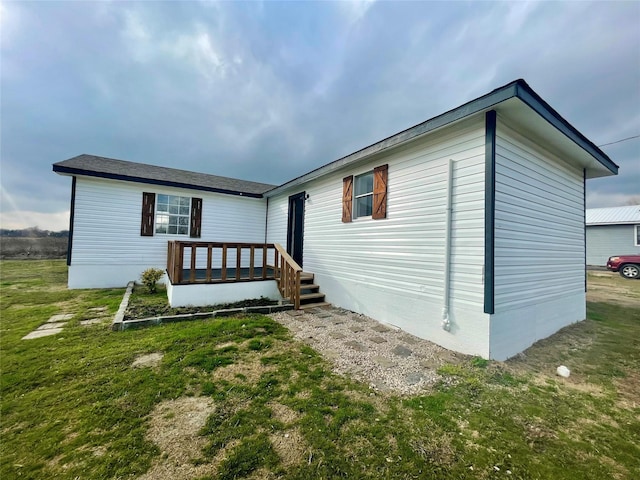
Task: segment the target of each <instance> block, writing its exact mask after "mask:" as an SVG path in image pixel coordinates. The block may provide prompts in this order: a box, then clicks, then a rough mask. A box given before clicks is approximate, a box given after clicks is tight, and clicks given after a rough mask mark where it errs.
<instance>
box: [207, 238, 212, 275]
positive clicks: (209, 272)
mask: <svg viewBox="0 0 640 480" xmlns="http://www.w3.org/2000/svg"><path fill="white" fill-rule="evenodd" d="M212 259H213V245H212V244H210V243H208V244H207V283H209V282H211V263H212Z"/></svg>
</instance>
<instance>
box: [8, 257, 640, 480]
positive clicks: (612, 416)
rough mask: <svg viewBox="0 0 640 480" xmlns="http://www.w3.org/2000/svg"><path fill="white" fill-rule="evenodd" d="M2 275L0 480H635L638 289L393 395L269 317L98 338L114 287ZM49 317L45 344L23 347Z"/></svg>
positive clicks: (628, 286) (34, 266) (25, 272)
mask: <svg viewBox="0 0 640 480" xmlns="http://www.w3.org/2000/svg"><path fill="white" fill-rule="evenodd" d="M0 266H1V268H2V278H1V285H2V291H1V303H0V315H1V319H0V341H1V345H0V346H1V357H0V362H1V363H0V369H1V376H0V378H1V384H0V387H1V394H2V398H1V409H0V435H1V442H0V478H3V479H4V478H6V479H13V478H24V479H44V478H46V479H58V478H59V479H115V478H141V479H164V478H166V479H176V480H179V479H235V478H252V479H262V478H267V479H269V478H273V479H275V478H282V479H305V480H308V479H316V478H317V479H332V478H351V479H355V478H357V479H360V478H363V479H367V478H369V479H385V478H386V479H396V478H397V479H425V478H434V479H460V478H481V479H482V478H511V479H598V480H599V479H603V478H618V479H626V478H629V479H633V478H640V402H639V400H638V398H639V396H638V395H639V394H640V281H624V280H622V279H621V278H616V277H614V276H604V277H590V279H589V281H590V289H591V288H592V285H593V289H594V291H595V292H597V291H600V292H601V293H602V292H607V291H609V290H611V289H618V290H620V291H621V292H622V293H621V294H622V295H624V298H625V299H624V300H623V301H617V300H615V299H611V298H606V295H604V294H603V295H600V296H598V295H597V294H596V295H595V300H596V301H595V302H594V303H590V304H589V307H588V316H589V318H588V320H587V321H585V322H582V323H580V324H578V325H574V326H572V327H569V328H567V329H565V330H564V331H563V332H561V333H560V334H558V335H556V336H554V337H553V338H552V339H548V340H546V341H544V342H541V344H539V345H536V346H534V347H533V348H532V349H530V350H528V351H527V352H526V355H523V356H520V357H519V358H517V359H514V360H512V361H509V362H506V363H498V362H487V361H484V360H481V359H478V358H474V359H469V360H467V361H464V362H462V363H459V364H451V365H445V366H444V367H442V368H441V369H440V373H441V374H442V375H443V378H444V379H445V380H446V381H443V382H442V383H441V384H440V385H438V386H437V387H436V388H435V389H434V390H433V391H432V392H431V393H430V394H428V395H422V396H416V397H397V396H393V395H390V394H379V393H373V392H371V391H370V390H369V388H368V387H367V386H366V385H363V384H360V383H357V382H354V381H351V380H350V379H348V378H344V377H341V376H337V375H335V374H333V373H332V371H331V366H330V364H329V363H327V362H326V361H325V360H323V359H322V358H321V357H320V356H319V355H318V354H317V353H316V352H314V351H313V350H312V349H311V348H309V347H308V346H306V345H304V344H302V343H299V342H296V341H294V340H292V337H291V336H290V334H289V333H288V331H287V330H286V329H285V328H284V327H282V326H280V325H279V324H278V323H276V322H274V321H272V320H271V319H270V318H268V317H264V316H257V315H255V316H245V317H242V318H228V319H222V320H221V319H212V320H205V321H193V322H184V323H172V324H163V325H160V326H157V327H151V328H146V329H139V330H127V331H124V332H112V331H110V330H109V329H108V326H107V325H106V324H103V325H100V324H97V325H91V326H82V325H80V321H81V320H86V319H90V318H92V317H94V316H95V312H96V310H95V309H96V308H100V307H107V309H106V311H105V312H104V313H108V314H110V315H113V314H114V313H115V311H116V310H117V308H118V305H119V303H120V300H121V296H122V294H123V293H124V290H118V289H115V290H76V291H68V290H67V289H66V288H65V282H66V266H65V264H64V261H28V262H27V261H3V262H2V263H1V264H0ZM598 289H599V290H598ZM92 309H94V310H92ZM59 313H71V314H73V315H74V316H73V318H72V319H71V320H69V323H68V324H67V325H66V326H65V327H64V328H63V331H62V332H61V333H59V334H57V335H54V336H48V337H44V338H39V339H34V340H21V338H22V337H23V336H24V335H26V334H27V333H29V332H30V331H32V330H34V329H35V328H37V327H38V326H40V325H42V324H43V323H45V322H46V321H47V319H48V318H49V317H50V316H51V315H54V314H59ZM151 354H155V355H151ZM134 362H135V363H136V366H134ZM561 363H563V364H566V365H568V366H569V367H570V368H571V370H572V375H571V377H570V378H569V379H566V380H565V379H561V378H559V377H556V376H554V372H555V368H556V367H557V366H558V365H559V364H561Z"/></svg>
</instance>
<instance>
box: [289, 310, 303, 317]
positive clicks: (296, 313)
mask: <svg viewBox="0 0 640 480" xmlns="http://www.w3.org/2000/svg"><path fill="white" fill-rule="evenodd" d="M286 313H287V315H289V316H290V317H299V316H301V315H304V311H302V310H287V312H286Z"/></svg>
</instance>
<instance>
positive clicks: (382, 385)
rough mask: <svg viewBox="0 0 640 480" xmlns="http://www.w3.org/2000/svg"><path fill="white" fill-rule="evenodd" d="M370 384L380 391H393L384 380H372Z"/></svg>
mask: <svg viewBox="0 0 640 480" xmlns="http://www.w3.org/2000/svg"><path fill="white" fill-rule="evenodd" d="M370 386H371V387H373V388H375V389H376V390H378V391H379V392H389V391H391V389H390V388H389V387H388V386H387V384H386V383H384V382H381V381H375V382H372V383H371V385H370Z"/></svg>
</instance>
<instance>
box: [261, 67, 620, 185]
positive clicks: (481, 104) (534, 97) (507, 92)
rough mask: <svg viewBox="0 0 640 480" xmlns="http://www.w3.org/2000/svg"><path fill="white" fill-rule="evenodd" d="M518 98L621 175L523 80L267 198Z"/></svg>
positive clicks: (317, 171) (302, 177) (325, 167)
mask: <svg viewBox="0 0 640 480" xmlns="http://www.w3.org/2000/svg"><path fill="white" fill-rule="evenodd" d="M514 97H516V98H519V99H520V100H521V101H522V102H524V103H525V104H526V105H528V106H529V107H530V108H532V109H533V110H534V111H535V112H536V113H538V114H539V115H540V116H541V117H543V118H544V119H545V120H547V121H548V122H549V123H550V124H551V125H552V126H554V127H555V128H557V129H558V130H559V131H560V132H562V133H563V134H564V135H566V136H567V137H568V138H569V139H571V140H572V141H573V142H575V143H576V144H577V145H578V146H580V147H582V148H583V149H584V150H586V151H587V152H588V153H589V154H591V155H592V156H593V157H594V158H595V159H596V160H598V161H599V162H600V163H601V164H602V165H604V166H605V167H606V168H607V169H609V170H610V171H611V172H612V173H614V174H617V173H618V166H617V165H616V164H615V163H613V161H612V160H611V159H610V158H609V157H608V156H607V154H606V153H604V152H603V151H602V150H600V149H599V148H598V147H597V146H596V145H594V144H593V143H592V142H591V141H589V140H588V139H587V138H586V137H585V136H584V135H582V134H581V133H580V132H579V131H578V130H576V129H575V128H574V127H573V126H572V125H571V124H570V123H569V122H567V121H566V120H565V119H564V118H562V116H561V115H560V114H559V113H558V112H556V111H555V110H554V109H553V108H551V106H550V105H549V104H548V103H547V102H545V101H544V100H543V99H542V98H540V96H538V94H537V93H535V92H534V91H533V90H532V89H531V87H529V85H527V82H525V81H524V80H522V79H519V80H515V81H513V82H511V83H508V84H507V85H504V86H502V87H499V88H496V89H495V90H493V91H492V92H489V93H487V94H486V95H483V96H481V97H479V98H476V99H475V100H471V101H470V102H467V103H465V104H464V105H461V106H459V107H457V108H454V109H452V110H449V111H447V112H445V113H443V114H440V115H438V116H437V117H434V118H432V119H430V120H427V121H425V122H422V123H420V124H418V125H415V126H413V127H411V128H408V129H406V130H403V131H402V132H400V133H397V134H395V135H392V136H390V137H387V138H385V139H384V140H381V141H379V142H377V143H374V144H373V145H369V146H368V147H365V148H363V149H361V150H358V151H357V152H354V153H351V154H349V155H346V156H344V157H342V158H339V159H338V160H335V161H333V162H331V163H328V164H326V165H323V166H322V167H319V168H316V169H314V170H312V171H310V172H308V173H305V174H304V175H300V176H299V177H296V178H294V179H293V180H290V181H288V182H286V183H284V184H282V185H280V186H278V187H275V188H273V189H271V190H268V191H267V192H265V195H266V196H271V195H274V194H276V193H279V192H281V191H284V190H285V189H287V188H289V187H292V186H295V185H299V184H301V183H304V182H307V181H309V180H313V179H315V178H318V177H320V176H322V175H325V174H327V173H329V172H332V171H335V170H338V169H340V168H342V167H344V166H346V165H350V164H352V163H354V162H357V161H358V160H362V159H364V158H366V157H368V156H370V155H373V154H375V153H378V152H381V151H383V150H387V149H389V148H392V147H395V146H398V145H400V144H402V143H405V142H407V141H409V140H412V139H414V138H416V137H419V136H421V135H424V134H426V133H429V132H431V131H433V130H436V129H438V128H441V127H444V126H446V125H449V124H451V123H454V122H457V121H458V120H462V119H463V118H466V117H470V116H471V115H474V114H477V113H480V112H483V111H486V110H489V109H491V108H492V107H493V106H495V105H497V104H499V103H502V102H504V101H506V100H509V99H510V98H514Z"/></svg>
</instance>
